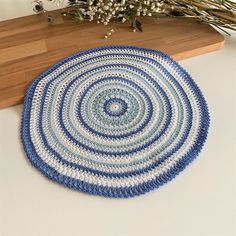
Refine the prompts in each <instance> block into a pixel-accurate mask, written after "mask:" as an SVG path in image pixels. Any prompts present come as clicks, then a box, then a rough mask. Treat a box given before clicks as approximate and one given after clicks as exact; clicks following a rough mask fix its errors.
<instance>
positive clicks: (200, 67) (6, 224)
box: [0, 35, 236, 236]
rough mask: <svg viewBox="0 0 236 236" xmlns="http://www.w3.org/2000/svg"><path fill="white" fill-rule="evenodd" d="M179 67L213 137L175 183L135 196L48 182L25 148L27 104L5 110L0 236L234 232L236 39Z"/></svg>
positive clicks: (218, 235) (208, 235)
mask: <svg viewBox="0 0 236 236" xmlns="http://www.w3.org/2000/svg"><path fill="white" fill-rule="evenodd" d="M181 65H182V66H183V67H185V68H186V69H187V71H189V73H190V74H191V75H192V76H193V78H194V79H195V81H196V82H197V83H198V85H199V86H200V88H201V90H202V91H203V93H204V95H205V97H206V100H207V101H208V105H209V109H210V113H211V126H210V132H209V137H208V140H207V142H206V145H205V147H204V150H203V151H202V153H201V154H200V155H199V157H198V159H197V160H196V161H194V162H193V163H192V164H191V165H190V166H189V167H188V168H187V169H186V170H185V171H184V172H182V173H181V174H180V175H179V176H178V177H177V178H175V179H174V180H173V181H172V182H170V183H168V184H166V185H165V186H163V187H161V188H159V189H157V190H155V191H153V192H151V193H148V194H146V195H143V196H140V197H135V198H132V199H127V200H124V199H118V200H117V199H106V198H103V197H95V196H91V195H87V194H84V193H80V192H76V191H73V190H69V189H67V188H64V187H62V186H61V185H59V184H56V183H54V182H51V181H49V180H48V179H46V178H45V177H44V176H42V174H41V173H40V172H39V171H38V170H36V169H35V168H34V167H32V166H31V165H30V163H29V161H28V160H27V158H26V156H25V154H24V152H23V150H22V145H21V141H20V138H19V136H20V134H19V132H20V131H19V130H20V122H21V112H22V106H21V105H19V106H15V107H11V108H7V109H3V110H0V236H74V235H79V236H80V235H81V236H87V235H88V236H233V235H236V202H235V201H236V185H235V182H236V161H235V159H236V35H234V36H233V37H231V38H227V39H226V45H225V47H224V49H222V50H220V51H217V52H213V53H209V54H205V55H202V56H198V57H195V58H191V59H187V60H184V61H181Z"/></svg>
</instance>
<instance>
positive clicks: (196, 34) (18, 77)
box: [0, 11, 224, 108]
mask: <svg viewBox="0 0 236 236" xmlns="http://www.w3.org/2000/svg"><path fill="white" fill-rule="evenodd" d="M53 14H54V15H55V18H56V19H55V24H53V25H50V26H49V25H48V24H47V22H46V19H45V16H43V15H32V16H26V17H21V18H17V19H12V20H8V21H2V22H0V108H4V107H8V106H12V105H16V104H19V103H21V102H22V101H23V96H24V93H25V91H26V89H27V87H28V85H29V84H30V82H31V81H32V80H33V79H35V78H36V77H37V76H38V75H39V74H40V73H41V72H43V71H44V70H46V69H47V68H48V67H50V66H51V65H53V64H54V63H56V62H57V61H58V60H61V59H62V58H64V57H67V56H69V55H71V54H72V53H75V52H78V51H80V50H82V49H87V48H92V47H97V46H102V45H114V44H119V45H135V46H141V47H147V48H152V49H157V50H161V51H164V52H165V53H167V54H169V55H170V56H171V57H172V58H174V59H176V60H181V59H185V58H188V57H192V56H196V55H200V54H203V53H207V52H211V51H214V50H217V49H220V48H222V47H223V45H224V37H223V36H222V35H221V34H219V33H218V32H217V31H216V30H214V29H213V28H212V27H211V26H208V25H204V24H199V23H196V22H193V21H190V20H176V19H170V18H162V19H152V18H145V19H143V20H142V23H143V29H144V32H143V33H140V32H135V33H133V32H132V29H131V28H130V27H129V25H128V24H127V25H125V24H124V25H120V26H116V25H112V26H103V25H100V24H96V23H90V22H86V23H81V24H76V23H74V22H68V21H66V20H65V19H63V18H62V17H61V14H60V11H55V12H54V13H53ZM111 28H114V29H115V31H116V32H115V33H114V34H113V35H112V37H111V38H109V39H104V35H105V34H106V32H107V31H108V30H110V29H111Z"/></svg>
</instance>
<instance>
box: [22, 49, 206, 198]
mask: <svg viewBox="0 0 236 236" xmlns="http://www.w3.org/2000/svg"><path fill="white" fill-rule="evenodd" d="M117 48H123V49H138V50H141V51H146V52H150V53H154V54H158V55H160V56H162V57H163V58H165V59H167V60H168V61H169V62H170V63H171V64H172V65H173V66H174V67H175V68H176V69H177V70H178V71H179V72H181V73H182V75H183V78H184V79H185V81H186V82H187V83H188V84H189V86H190V88H191V90H193V91H194V92H195V93H196V94H197V97H198V101H199V104H200V106H201V112H202V123H201V124H200V126H201V132H200V134H199V136H198V141H197V142H196V143H195V144H194V145H193V146H192V148H191V149H190V151H189V152H188V153H187V154H186V155H185V156H183V157H182V158H181V159H180V160H179V161H178V162H177V163H176V164H175V166H174V167H173V168H172V169H170V170H169V171H168V172H167V173H165V174H162V175H161V176H159V177H156V178H155V179H153V180H151V181H148V182H145V183H142V184H140V185H137V186H133V187H125V188H114V187H104V186H97V185H94V184H89V183H86V182H84V181H81V180H76V179H74V178H70V177H67V176H64V175H62V174H60V173H58V172H57V171H56V170H54V169H53V168H51V167H50V166H49V165H47V164H46V163H45V162H43V161H42V159H41V158H40V157H39V156H38V155H37V153H36V152H35V150H34V148H33V145H32V143H31V139H30V136H29V116H30V110H31V101H32V97H33V94H34V90H35V87H36V85H37V84H38V82H39V81H40V80H41V79H42V78H43V77H44V76H46V75H47V74H49V73H51V72H52V71H54V70H55V69H56V68H58V67H59V66H61V65H62V64H64V63H65V62H67V61H69V60H72V59H74V58H76V57H79V56H81V55H83V54H86V53H91V52H96V51H98V50H101V49H117ZM209 125H210V116H209V111H208V107H207V103H206V100H205V99H204V96H203V94H202V92H201V91H200V89H199V87H198V86H197V84H196V83H195V82H194V81H193V80H192V78H191V76H190V75H189V74H188V73H187V72H186V71H185V70H184V69H183V68H182V67H181V66H180V65H179V64H178V63H177V62H175V61H174V60H173V59H172V58H170V57H169V56H168V55H166V54H165V53H163V52H160V51H155V50H152V49H147V48H141V47H135V46H119V45H117V46H103V47H99V48H93V49H88V50H84V51H81V52H78V53H75V54H73V55H72V56H70V57H67V58H65V59H63V60H61V61H59V62H58V63H57V64H55V65H54V66H52V67H50V68H49V69H48V70H46V71H45V72H44V73H42V74H41V75H40V76H39V77H38V78H37V79H36V80H34V81H33V82H32V84H31V85H30V86H29V88H28V90H27V92H26V94H25V98H24V107H23V113H22V124H21V139H22V143H23V147H24V150H25V152H26V154H27V157H28V159H29V160H30V162H31V163H32V165H34V166H35V167H36V168H37V169H39V170H40V171H41V172H42V173H43V174H44V175H45V176H46V177H48V178H49V179H51V180H54V181H56V182H58V183H60V184H63V185H64V186H66V187H69V188H72V189H75V190H80V191H83V192H86V193H90V194H94V195H101V196H104V197H113V198H128V197H133V196H136V195H140V194H144V193H146V192H149V191H151V190H153V189H155V188H158V187H160V186H161V185H163V184H165V183H167V182H168V181H170V180H172V179H173V178H174V177H176V176H177V175H178V174H179V173H180V172H181V171H182V170H184V169H185V168H186V167H187V165H188V164H189V163H191V162H192V161H193V160H194V159H195V158H196V157H197V156H198V154H199V153H200V151H201V149H202V147H203V144H204V143H205V141H206V138H207V134H208V129H209Z"/></svg>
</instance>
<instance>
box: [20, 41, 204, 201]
mask: <svg viewBox="0 0 236 236" xmlns="http://www.w3.org/2000/svg"><path fill="white" fill-rule="evenodd" d="M208 126H209V114H208V109H207V105H206V102H205V99H204V98H203V95H202V93H201V91H200V90H199V88H198V87H197V85H196V84H195V82H194V81H193V80H192V79H191V77H190V76H189V75H188V73H187V72H186V71H185V70H183V69H182V68H181V67H180V66H179V65H178V64H177V63H176V62H175V61H174V60H172V59H171V58H170V57H168V56H167V55H165V54H164V53H162V52H159V51H154V50H150V49H144V48H138V47H130V46H107V47H101V48H95V49H90V50H85V51H82V52H79V53H77V54H75V55H72V56H70V57H68V58H66V59H64V60H62V61H60V62H59V63H57V64H56V65H54V66H53V67H51V68H50V69H48V70H47V71H46V72H44V73H43V74H41V75H40V76H39V77H38V78H37V79H36V80H35V81H34V82H33V83H32V84H31V86H30V87H29V89H28V91H27V93H26V96H25V101H24V110H23V119H22V140H23V145H24V149H25V152H26V154H27V156H28V158H29V159H30V161H31V162H32V163H33V165H34V166H35V167H37V168H38V169H39V170H40V171H41V172H42V173H43V174H44V175H46V176H47V177H48V178H50V179H52V180H55V181H57V182H59V183H61V184H63V185H65V186H67V187H70V188H73V189H77V190H81V191H84V192H87V193H91V194H96V195H103V196H107V197H131V196H135V195H139V194H142V193H145V192H148V191H150V190H152V189H154V188H157V187H159V186H160V185H162V184H164V183H166V182H167V181H169V180H171V179H172V178H173V177H175V176H176V175H177V174H178V173H179V172H180V171H182V170H183V169H184V168H185V167H186V166H187V165H188V164H189V163H190V162H191V161H192V160H193V159H194V158H195V157H196V156H197V155H198V153H199V152H200V150H201V148H202V146H203V144H204V142H205V140H206V137H207V132H208Z"/></svg>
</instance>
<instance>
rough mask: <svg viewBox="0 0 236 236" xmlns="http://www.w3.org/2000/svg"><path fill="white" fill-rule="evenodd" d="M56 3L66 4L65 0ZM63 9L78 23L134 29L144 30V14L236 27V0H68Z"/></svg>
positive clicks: (39, 9)
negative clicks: (124, 24)
mask: <svg viewBox="0 0 236 236" xmlns="http://www.w3.org/2000/svg"><path fill="white" fill-rule="evenodd" d="M48 1H52V0H48ZM53 2H54V3H55V4H57V5H59V6H60V5H62V4H63V0H54V1H53ZM34 3H35V6H34V11H35V12H37V13H43V12H46V10H45V8H44V4H43V2H42V1H41V0H35V1H34ZM64 10H65V12H64V13H63V14H64V16H67V17H70V18H72V19H73V20H75V21H77V22H80V21H83V20H89V21H96V22H97V23H99V24H100V23H102V24H104V25H108V24H109V23H110V22H120V23H124V22H127V21H129V22H130V23H131V27H132V28H133V29H134V31H142V25H141V22H140V19H141V17H143V16H150V17H156V18H158V17H164V16H169V17H177V18H191V19H193V20H196V21H199V22H202V23H206V24H210V25H214V26H216V27H218V28H220V29H222V30H223V28H226V29H231V30H236V2H233V1H231V0H69V2H68V4H67V7H66V8H65V9H64ZM49 16H50V17H48V21H49V23H52V22H53V18H52V16H51V15H49ZM223 31H225V30H223Z"/></svg>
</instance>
